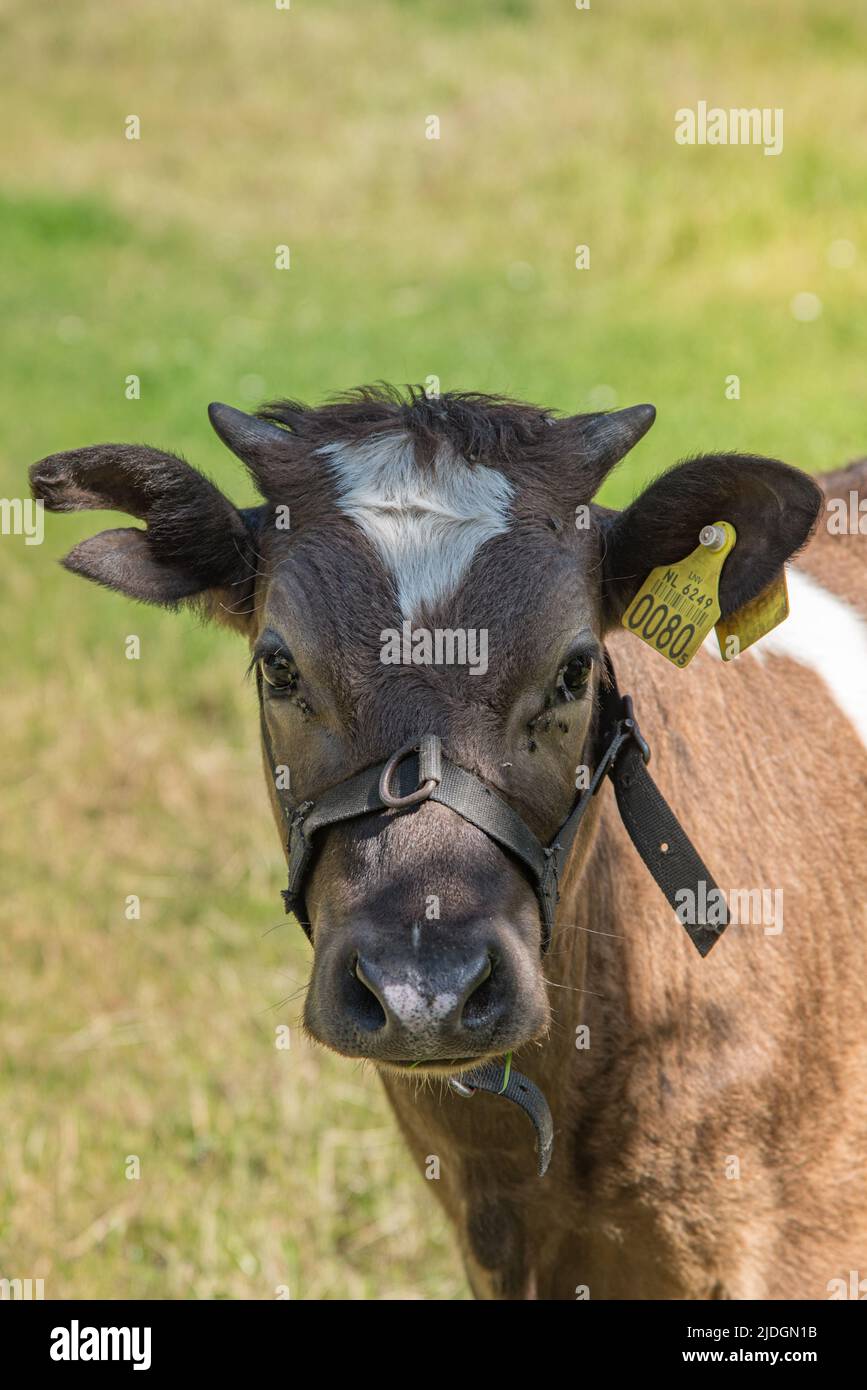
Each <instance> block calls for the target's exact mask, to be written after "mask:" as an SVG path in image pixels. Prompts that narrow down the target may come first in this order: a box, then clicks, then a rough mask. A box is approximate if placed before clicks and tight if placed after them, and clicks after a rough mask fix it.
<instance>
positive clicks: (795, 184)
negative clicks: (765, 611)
mask: <svg viewBox="0 0 867 1390" xmlns="http://www.w3.org/2000/svg"><path fill="white" fill-rule="evenodd" d="M865 48H867V9H865V8H864V7H863V6H862V5H859V4H857V3H856V2H855V0H846V2H845V3H844V2H843V0H823V3H822V4H821V5H818V4H816V3H815V0H758V2H757V0H730V3H728V4H726V5H720V4H719V3H718V0H691V3H690V4H688V5H686V4H683V3H678V0H653V3H650V4H648V3H646V0H641V2H640V0H625V3H624V2H623V0H621V3H618V4H617V5H614V4H610V3H606V0H592V6H591V8H590V9H589V10H578V9H576V8H575V6H574V4H572V3H571V0H560V2H559V3H557V2H556V0H485V3H481V2H480V0H402V2H401V0H391V2H390V3H385V2H384V0H382V2H378V0H368V3H365V4H364V5H363V6H362V5H358V4H357V3H351V2H350V0H343V2H340V0H317V2H316V3H315V4H314V3H313V2H312V0H291V8H288V9H278V8H277V7H276V5H275V3H274V0H207V3H204V0H188V2H187V3H180V0H174V3H173V2H172V0H78V3H77V4H76V5H74V6H57V5H34V4H32V3H27V0H2V6H0V53H2V57H0V73H2V81H0V131H2V139H0V146H2V148H0V239H2V267H3V269H2V335H0V339H2V341H0V352H2V370H0V465H2V478H0V491H2V494H3V495H4V496H6V497H10V498H14V497H20V496H23V495H25V491H24V490H25V488H26V484H25V470H26V467H27V465H28V464H30V463H31V462H32V461H33V460H35V459H37V458H40V457H41V456H43V455H45V454H48V453H51V452H53V451H55V450H59V449H64V448H72V447H76V446H79V445H83V444H89V443H95V442H100V441H105V440H122V441H146V442H148V443H152V444H156V445H159V446H162V447H164V448H169V449H172V450H175V451H178V452H181V453H183V454H184V455H185V456H186V457H187V458H188V459H189V460H190V461H191V462H192V463H193V464H195V465H197V466H199V467H200V468H202V469H203V470H205V471H206V472H208V473H209V474H210V475H211V476H212V477H214V478H215V480H216V481H217V482H218V483H219V484H220V485H221V486H222V487H223V488H224V489H225V490H226V491H227V492H228V493H229V495H230V496H231V497H232V498H233V499H234V500H235V501H237V502H238V503H242V504H243V503H250V502H252V501H253V500H254V498H253V493H252V490H251V488H250V487H249V485H248V484H247V483H246V482H245V479H244V477H243V476H242V470H241V467H240V465H239V464H237V463H236V462H235V461H234V460H233V459H232V457H231V456H230V455H229V454H227V452H226V451H225V450H224V449H222V447H221V446H220V445H219V443H218V441H217V439H216V437H215V436H214V435H213V434H212V433H211V432H210V429H209V427H208V424H207V419H206V414H205V408H206V406H207V404H208V402H209V401H211V400H213V399H220V400H225V401H228V402H230V403H232V404H235V405H239V406H241V407H242V408H247V409H253V408H254V407H255V406H256V404H257V403H258V402H259V401H260V400H262V399H263V398H266V397H272V396H275V395H291V396H300V397H302V398H306V399H309V400H311V401H320V400H322V399H323V398H324V397H325V396H326V395H328V394H329V393H330V392H334V391H339V390H342V389H345V388H347V387H350V386H354V385H357V384H359V383H362V382H366V381H372V380H376V379H380V378H384V379H386V380H390V381H394V382H399V383H400V382H424V381H425V380H426V379H427V378H428V377H429V376H437V377H438V378H439V380H440V384H441V387H442V389H443V390H446V389H449V388H456V387H462V388H468V389H475V390H487V391H496V392H504V393H508V394H513V395H516V396H519V397H524V398H526V399H529V400H533V401H536V402H539V403H541V404H545V405H547V406H550V407H554V408H557V409H560V410H563V411H567V412H574V411H578V410H584V409H592V408H596V409H599V408H607V407H609V406H615V405H629V404H632V403H634V402H637V401H645V400H649V401H653V402H654V403H655V404H656V406H657V408H658V411H659V418H658V421H657V424H656V426H655V428H654V430H653V432H652V434H651V435H650V436H649V437H648V439H647V440H646V441H645V442H644V443H643V444H642V445H641V446H640V448H639V449H638V450H637V452H636V454H635V456H634V458H631V459H630V460H628V461H627V462H626V463H625V464H624V465H622V467H621V469H620V471H619V474H618V475H617V476H616V478H615V479H614V480H612V482H611V483H610V485H609V486H608V488H607V491H606V494H605V498H606V500H607V501H609V502H611V503H615V504H618V503H622V502H623V501H625V500H627V499H628V498H629V497H630V496H631V495H632V493H633V492H634V491H635V490H636V489H637V487H638V486H639V484H640V483H641V482H642V480H643V479H645V478H646V477H647V476H648V475H649V474H651V473H653V472H654V471H658V470H660V469H662V468H663V467H665V466H667V465H668V464H670V463H672V462H674V461H675V460H676V459H677V458H678V457H682V456H684V455H686V454H689V453H694V452H701V451H705V450H711V449H713V448H725V449H743V450H748V451H754V452H759V453H767V454H771V455H774V456H777V457H781V458H783V459H786V460H787V461H789V462H792V463H796V464H800V465H801V466H803V467H806V468H809V469H811V470H821V469H823V468H829V467H832V466H836V465H839V464H842V463H843V462H844V461H846V460H847V459H849V458H851V457H854V456H856V455H859V454H863V453H864V451H865V445H867V420H865V412H864V396H865V387H867V314H865V312H864V291H865V288H867V237H865V210H867V83H865V81H864V67H863V61H864V52H865ZM701 100H706V101H707V102H708V103H709V104H710V105H717V106H722V107H726V108H727V107H731V106H741V107H751V106H755V107H760V108H765V107H770V108H777V107H782V108H783V110H784V147H783V152H782V154H780V155H779V156H778V157H768V156H766V155H764V153H763V151H762V149H761V148H760V147H755V146H753V147H710V146H681V145H678V144H677V143H676V142H675V140H674V129H675V118H674V113H675V111H676V110H677V109H679V108H683V107H695V106H696V104H697V103H698V102H699V101H701ZM129 116H137V117H138V118H139V121H140V139H138V140H130V139H127V138H126V135H125V128H126V122H127V118H128V117H129ZM431 116H437V117H438V118H439V125H440V129H439V137H440V138H439V139H438V140H434V139H428V138H426V131H429V130H430V129H431V125H430V123H429V121H428V118H429V117H431ZM280 246H287V247H288V248H289V261H290V268H289V269H277V268H276V266H275V261H276V259H277V254H278V253H277V248H278V247H280ZM578 246H588V247H589V255H590V265H589V268H588V269H580V270H579V269H577V268H576V264H575V262H576V247H578ZM284 259H285V255H284ZM131 375H135V376H138V377H139V379H140V398H139V399H129V398H127V378H128V377H129V376H131ZM733 376H736V377H737V378H738V379H739V397H738V396H735V395H734V394H733V390H734V388H733V387H732V384H731V380H730V379H731V378H732V377H733ZM105 524H112V523H111V520H110V519H109V518H106V517H100V516H96V515H94V514H90V515H76V516H70V517H50V516H46V539H45V543H44V544H43V545H41V546H36V545H34V546H27V545H25V544H24V541H23V539H22V538H21V537H15V536H3V537H0V560H2V566H3V612H4V619H5V625H6V638H5V642H4V653H3V655H4V660H3V661H2V672H0V681H2V685H0V721H2V728H3V731H4V744H5V755H4V757H3V759H2V761H3V764H4V765H5V768H4V781H5V782H6V783H7V786H6V787H5V789H4V809H3V840H4V846H3V856H2V875H3V877H2V882H0V904H2V916H3V926H2V931H0V1135H2V1141H0V1276H6V1277H10V1278H11V1277H22V1278H26V1277H31V1278H39V1277H41V1278H43V1279H44V1280H45V1294H46V1297H49V1298H51V1297H73V1298H88V1297H95V1298H128V1297H143V1298H166V1297H170V1298H273V1297H274V1295H275V1289H276V1288H277V1286H279V1285H287V1286H288V1288H289V1290H290V1292H291V1296H292V1297H293V1298H302V1299H311V1298H316V1299H321V1298H324V1299H336V1298H352V1299H365V1298H408V1299H409V1298H438V1299H441V1298H447V1299H453V1298H462V1297H465V1296H466V1295H467V1289H466V1285H465V1282H464V1279H463V1276H462V1273H461V1270H460V1265H459V1261H458V1258H457V1255H456V1253H455V1250H454V1248H453V1244H452V1241H451V1237H450V1235H449V1233H448V1231H447V1228H446V1225H445V1222H444V1220H443V1219H442V1217H441V1215H440V1213H439V1210H438V1207H437V1205H436V1202H435V1200H434V1196H433V1193H432V1192H431V1190H430V1189H431V1186H432V1184H429V1183H426V1182H424V1181H423V1180H422V1179H420V1178H419V1177H418V1175H417V1174H416V1173H415V1171H414V1170H413V1169H411V1168H410V1164H409V1160H408V1158H406V1157H405V1156H404V1151H403V1147H402V1144H401V1142H400V1140H399V1138H398V1136H397V1133H396V1130H395V1127H394V1126H393V1124H392V1122H391V1119H390V1115H389V1112H388V1110H387V1107H386V1105H385V1103H384V1100H383V1098H382V1096H381V1095H380V1091H379V1087H378V1083H377V1079H376V1076H375V1074H374V1073H373V1072H372V1071H370V1070H369V1069H361V1068H358V1067H356V1066H354V1065H353V1064H352V1063H350V1062H346V1061H341V1060H339V1059H337V1058H336V1057H331V1056H328V1055H326V1054H324V1053H322V1052H319V1051H315V1050H314V1049H312V1048H311V1047H309V1046H308V1045H307V1044H306V1043H305V1041H304V1039H303V1037H302V1035H301V1032H300V1029H299V1028H298V1027H297V1023H298V1019H299V1017H300V1011H301V992H302V991H303V987H304V983H305V980H306V977H307V972H308V963H309V948H308V946H307V944H306V941H305V939H304V937H303V936H302V934H301V932H300V931H298V930H297V928H295V927H294V925H293V924H291V923H287V922H286V921H285V920H284V919H283V917H282V914H281V908H280V900H279V896H278V893H279V889H280V888H281V887H282V886H283V879H284V872H283V868H282V859H281V855H280V849H279V844H278V841H277V836H276V832H275V830H274V827H273V825H272V822H271V819H270V815H269V813H268V810H267V806H266V797H265V792H264V783H263V779H262V772H261V768H260V763H259V753H258V746H257V726H256V709H255V692H254V690H253V689H252V688H251V687H250V685H249V684H248V683H245V681H244V679H243V671H244V667H245V664H246V657H247V654H246V651H245V649H244V648H243V645H242V643H241V642H240V641H239V640H238V639H237V638H235V637H233V636H232V635H231V634H227V633H223V632H219V631H216V630H210V629H204V628H202V627H200V626H198V625H197V624H196V622H195V620H194V619H193V618H192V617H190V616H186V615H180V616H178V615H169V614H162V613H160V612H158V611H155V610H154V611H150V610H147V609H144V608H139V607H136V606H135V605H133V604H132V603H130V602H129V601H127V600H126V599H124V598H121V597H119V596H116V595H112V594H109V593H107V592H103V591H100V590H98V589H96V588H95V587H93V586H88V585H86V584H85V583H83V582H82V581H81V580H78V579H75V578H73V577H71V576H69V575H66V574H65V573H64V572H63V571H62V570H61V569H60V568H59V566H58V565H57V564H56V560H57V558H58V557H59V556H60V555H62V554H63V553H65V551H66V550H68V549H69V548H70V547H71V546H72V545H73V544H74V543H75V541H76V540H78V539H80V538H82V537H83V536H85V535H90V534H92V533H93V532H95V531H96V530H98V529H100V528H101V526H103V525H105ZM130 635H137V636H138V637H139V638H140V640H141V658H140V659H139V660H132V661H131V660H127V659H126V656H125V641H126V638H127V637H128V636H130ZM131 894H136V895H138V896H139V897H140V899H141V917H140V919H139V920H127V917H126V915H125V909H126V900H127V898H128V896H129V895H131ZM285 1024H288V1025H289V1026H290V1028H291V1034H290V1036H291V1047H290V1048H289V1049H288V1050H286V1051H280V1050H278V1049H277V1048H276V1047H275V1030H276V1029H277V1028H278V1027H279V1026H280V1025H285ZM131 1155H135V1156H138V1157H139V1159H140V1162H141V1177H140V1179H138V1180H133V1181H130V1180H128V1179H127V1177H126V1172H127V1170H128V1169H127V1159H128V1157H129V1156H131Z"/></svg>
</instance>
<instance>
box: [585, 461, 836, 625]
mask: <svg viewBox="0 0 867 1390" xmlns="http://www.w3.org/2000/svg"><path fill="white" fill-rule="evenodd" d="M821 504H822V493H821V492H820V490H819V488H818V487H817V486H816V484H815V483H814V482H813V479H812V478H810V477H808V475H807V474H806V473H802V472H800V470H799V469H797V468H790V467H789V466H788V465H787V464H785V463H780V462H778V461H777V460H776V459H766V458H757V457H755V456H753V455H751V454H712V455H711V454H709V455H706V456H704V457H701V458H695V459H690V460H689V461H688V462H686V463H681V464H678V465H676V466H675V467H674V468H672V469H670V470H669V472H667V473H664V474H663V475H662V477H660V478H657V479H656V481H655V482H653V483H651V485H650V487H648V488H647V489H646V491H645V492H643V493H641V495H640V496H639V497H638V498H637V499H636V500H635V501H634V502H633V503H632V505H631V506H629V507H627V508H626V510H625V511H622V512H613V511H607V510H605V509H603V508H599V509H598V510H597V514H598V516H599V518H600V522H601V526H602V532H603V545H604V560H603V604H604V612H605V618H606V621H607V623H608V625H609V626H614V625H616V624H617V623H619V621H620V619H621V617H622V615H623V612H624V609H625V608H626V606H627V605H628V604H629V602H630V601H631V599H632V598H633V597H634V596H635V594H636V592H637V591H638V589H639V587H640V586H641V585H642V584H643V583H644V580H645V579H646V578H647V576H648V574H649V573H650V571H651V570H652V569H655V568H656V566H657V565H669V564H672V563H673V562H674V561H676V560H682V559H683V558H684V557H685V556H686V555H688V554H689V553H690V551H692V550H695V548H696V546H697V545H698V543H699V540H698V534H699V531H700V530H701V528H702V527H703V526H706V525H712V524H713V522H715V521H730V522H731V523H732V525H733V526H734V528H735V531H736V532H737V544H736V545H735V547H734V550H732V551H731V553H730V554H729V556H728V558H727V560H726V562H725V565H724V567H723V571H722V576H721V579H720V588H719V599H720V608H721V611H722V616H723V617H727V616H728V614H730V613H733V612H734V611H735V610H736V609H738V608H740V607H741V606H742V605H743V604H745V603H747V602H749V600H750V599H752V598H755V597H756V595H757V594H759V593H761V591H762V590H763V589H765V588H766V587H767V585H768V584H770V583H771V581H772V580H774V579H776V578H777V577H778V575H779V574H780V571H781V570H782V567H783V565H784V564H785V562H786V561H787V560H788V559H790V558H791V556H792V555H794V554H795V553H796V551H798V550H799V549H800V548H801V546H802V545H803V544H804V542H805V541H806V540H807V538H808V537H809V535H810V533H811V532H812V530H813V527H814V526H815V524H816V518H817V517H818V514H819V509H820V507H821Z"/></svg>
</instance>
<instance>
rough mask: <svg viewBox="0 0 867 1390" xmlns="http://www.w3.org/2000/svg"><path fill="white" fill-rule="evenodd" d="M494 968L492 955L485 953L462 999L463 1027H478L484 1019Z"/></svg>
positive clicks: (488, 1002) (491, 989) (492, 987)
mask: <svg viewBox="0 0 867 1390" xmlns="http://www.w3.org/2000/svg"><path fill="white" fill-rule="evenodd" d="M494 968H495V961H494V958H493V956H491V955H490V954H488V955H486V956H485V959H484V960H483V961H482V962H481V966H480V969H479V971H478V973H477V975H476V976H475V978H474V979H473V980H472V982H471V984H470V987H469V989H468V990H467V993H466V997H465V999H464V1007H463V1009H462V1010H461V1025H462V1026H463V1027H465V1028H474V1027H478V1026H479V1024H481V1023H483V1022H484V1021H485V1017H486V1015H487V1013H488V1010H489V1008H490V1004H491V996H492V994H493V989H494V983H493V982H494Z"/></svg>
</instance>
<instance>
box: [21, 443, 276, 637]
mask: <svg viewBox="0 0 867 1390" xmlns="http://www.w3.org/2000/svg"><path fill="white" fill-rule="evenodd" d="M30 484H31V488H32V491H33V496H34V497H35V498H36V499H37V501H39V502H42V503H44V505H45V506H46V508H47V509H48V510H49V511H54V512H72V511H82V510H98V511H121V512H127V513H129V514H130V515H131V516H134V517H137V518H138V519H139V520H141V521H144V522H145V529H142V528H140V527H129V528H122V529H118V530H111V531H102V532H100V533H99V535H96V536H93V537H92V538H91V539H90V540H86V541H82V542H81V544H80V545H77V546H76V547H75V548H74V550H71V551H70V552H69V554H68V555H67V556H66V557H65V559H64V561H63V563H64V565H65V566H66V568H67V569H69V570H71V571H72V572H73V574H80V575H82V576H83V577H84V578H85V579H92V580H94V581H95V582H96V583H97V584H103V585H105V586H106V588H109V589H116V590H118V591H119V592H120V593H122V594H127V595H129V597H130V598H135V599H141V600H142V601H143V602H145V603H156V604H162V605H164V606H166V607H174V606H176V605H177V604H179V603H182V602H184V601H187V600H203V601H206V606H207V607H208V608H209V609H212V610H213V612H214V613H215V615H219V616H222V617H224V619H225V621H228V622H231V623H232V624H233V625H243V623H241V622H236V621H235V620H236V619H242V618H243V616H244V610H246V609H247V608H249V607H250V606H251V604H250V602H249V600H250V598H251V596H252V589H253V580H254V576H255V571H256V555H255V551H256V540H255V532H256V525H257V521H258V510H253V511H249V512H240V511H239V510H238V509H237V508H236V507H234V506H233V505H232V503H231V502H230V501H229V500H228V498H227V497H224V496H223V494H222V493H221V492H220V491H219V489H218V488H216V487H215V486H214V484H213V483H211V482H209V481H208V479H207V478H205V477H204V476H203V475H202V474H201V473H198V472H197V471H196V470H195V469H194V468H191V467H190V465H189V464H188V463H186V462H185V461H184V460H183V459H181V458H178V457H177V456H176V455H174V454H167V453H163V452H161V451H160V450H159V449H149V448H147V447H145V446H144V445H139V444H96V445H93V446H92V447H90V448H86V449H74V450H72V451H71V452H70V453H63V454H51V455H49V457H48V458H44V459H42V460H41V461H40V462H39V463H35V464H34V465H33V467H32V468H31V470H30Z"/></svg>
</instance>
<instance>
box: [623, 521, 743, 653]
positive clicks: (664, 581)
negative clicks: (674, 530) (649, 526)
mask: <svg viewBox="0 0 867 1390" xmlns="http://www.w3.org/2000/svg"><path fill="white" fill-rule="evenodd" d="M736 540H737V533H736V532H735V528H734V527H733V526H732V524H731V522H730V521H717V522H715V523H714V525H713V526H703V527H702V529H701V531H700V532H699V544H698V546H697V548H696V549H695V550H693V552H692V554H690V555H687V556H686V558H685V559H683V560H676V561H675V563H674V564H673V565H659V566H657V568H656V569H655V570H651V572H650V574H649V575H648V576H647V578H646V579H645V581H644V583H643V584H642V586H641V588H640V589H639V590H638V593H637V594H636V595H635V598H634V599H633V600H632V602H631V603H630V605H629V607H628V608H627V610H626V612H625V613H624V614H623V617H622V618H621V620H620V621H621V622H622V624H623V626H624V627H625V628H626V629H627V631H628V632H634V633H635V635H636V637H640V638H641V640H642V642H646V643H647V645H648V647H652V648H653V650H654V651H655V652H661V654H662V655H663V656H664V657H665V658H666V659H667V660H668V661H670V662H671V663H672V665H674V666H680V667H683V666H688V665H689V663H690V662H691V661H692V658H693V657H694V656H695V654H696V652H697V651H698V649H699V647H700V646H701V644H702V642H703V641H704V639H705V637H707V635H708V633H709V632H710V630H711V628H712V627H713V625H714V623H715V622H716V620H717V618H718V617H719V615H720V606H719V578H720V574H721V573H722V567H723V564H724V563H725V559H726V556H727V555H728V553H729V551H730V550H731V549H732V547H733V546H734V544H735V542H736Z"/></svg>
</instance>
